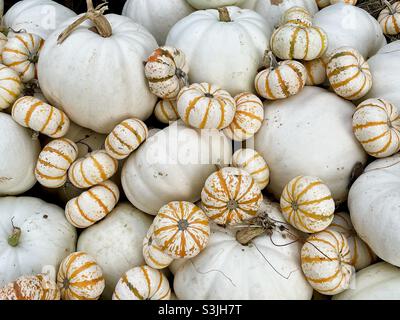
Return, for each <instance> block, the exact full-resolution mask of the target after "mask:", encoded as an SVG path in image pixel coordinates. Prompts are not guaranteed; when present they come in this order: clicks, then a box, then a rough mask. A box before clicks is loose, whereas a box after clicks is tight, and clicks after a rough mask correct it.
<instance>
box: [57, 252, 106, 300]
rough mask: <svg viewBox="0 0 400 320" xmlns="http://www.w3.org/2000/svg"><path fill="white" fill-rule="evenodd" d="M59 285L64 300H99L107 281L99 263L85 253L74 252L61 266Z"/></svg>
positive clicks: (58, 275)
mask: <svg viewBox="0 0 400 320" xmlns="http://www.w3.org/2000/svg"><path fill="white" fill-rule="evenodd" d="M57 285H58V287H59V288H60V291H61V298H62V299H63V300H97V299H98V298H99V297H100V295H101V294H102V293H103V290H104V288H105V281H104V278H103V271H102V270H101V268H100V266H99V265H98V264H97V262H96V261H95V260H94V259H93V258H92V257H91V256H90V255H88V254H86V253H85V252H74V253H71V254H70V255H69V256H67V257H66V258H65V259H64V260H63V261H62V262H61V265H60V269H59V270H58V274H57Z"/></svg>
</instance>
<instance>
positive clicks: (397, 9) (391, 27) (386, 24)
mask: <svg viewBox="0 0 400 320" xmlns="http://www.w3.org/2000/svg"><path fill="white" fill-rule="evenodd" d="M382 2H383V3H385V5H386V8H385V9H383V10H382V11H381V13H380V14H379V17H378V22H379V24H380V25H381V27H382V30H383V33H384V34H387V35H391V36H394V35H397V34H399V33H400V2H395V3H393V4H390V2H389V1H386V0H383V1H382Z"/></svg>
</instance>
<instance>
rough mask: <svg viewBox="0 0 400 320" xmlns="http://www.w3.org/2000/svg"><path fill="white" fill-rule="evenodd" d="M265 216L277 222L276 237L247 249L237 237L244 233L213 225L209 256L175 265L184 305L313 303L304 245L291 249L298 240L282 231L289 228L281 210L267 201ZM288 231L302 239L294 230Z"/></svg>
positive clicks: (258, 240) (262, 238)
mask: <svg viewBox="0 0 400 320" xmlns="http://www.w3.org/2000/svg"><path fill="white" fill-rule="evenodd" d="M260 213H263V214H264V215H267V216H268V217H269V220H268V221H270V222H271V221H272V220H271V219H273V221H275V222H274V223H275V224H276V225H275V227H276V228H274V229H273V230H271V232H272V234H273V235H272V236H271V237H269V236H268V235H266V234H262V235H260V236H259V237H257V238H255V239H253V240H252V241H251V243H250V244H249V245H242V244H241V243H239V242H238V241H237V240H236V232H237V231H238V230H243V228H240V229H224V228H221V227H218V226H216V225H214V224H213V225H212V227H211V237H210V242H209V243H208V246H207V248H205V249H204V251H202V252H201V253H200V254H199V255H198V256H197V257H195V258H193V259H190V260H183V261H180V260H177V261H176V262H175V261H174V262H173V263H172V265H171V266H173V265H175V264H178V265H177V266H175V267H177V268H176V269H175V270H174V271H175V272H174V273H175V278H174V292H175V293H176V295H177V297H178V298H179V299H182V300H185V299H190V300H193V299H196V300H210V299H211V300H219V299H224V300H253V299H260V300H286V299H295V300H300V299H303V300H305V299H311V296H312V289H311V287H310V286H309V284H308V283H307V281H306V280H305V278H304V276H303V273H302V271H301V266H300V249H301V243H300V242H293V243H291V242H292V241H293V238H292V237H291V236H288V234H286V233H285V232H279V230H278V229H279V227H278V226H282V225H284V226H286V224H285V222H284V221H285V220H284V219H283V217H282V215H281V213H280V211H279V205H277V204H273V203H270V202H268V201H267V200H264V202H263V205H262V206H261V209H260ZM258 229H260V228H258ZM288 230H289V233H290V234H292V235H294V237H297V236H298V233H297V232H296V231H295V230H294V229H293V228H289V229H288ZM289 243H291V244H289ZM276 244H279V245H283V244H287V245H284V246H277V245H276ZM172 269H174V267H173V268H172ZM260 279H262V281H260Z"/></svg>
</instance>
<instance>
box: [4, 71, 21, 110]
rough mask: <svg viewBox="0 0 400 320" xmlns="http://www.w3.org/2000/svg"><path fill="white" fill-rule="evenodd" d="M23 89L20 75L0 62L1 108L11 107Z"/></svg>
mask: <svg viewBox="0 0 400 320" xmlns="http://www.w3.org/2000/svg"><path fill="white" fill-rule="evenodd" d="M22 91H23V84H22V82H21V79H20V77H19V75H18V74H17V73H16V72H15V71H14V70H12V69H10V68H8V67H6V66H5V65H2V64H0V110H4V109H7V108H9V107H11V106H12V105H13V103H14V102H15V100H17V99H18V97H19V96H20V94H21V93H22Z"/></svg>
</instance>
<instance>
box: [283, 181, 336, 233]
mask: <svg viewBox="0 0 400 320" xmlns="http://www.w3.org/2000/svg"><path fill="white" fill-rule="evenodd" d="M280 204H281V210H282V214H283V216H284V217H285V219H286V221H288V222H289V223H290V224H291V225H292V226H293V227H295V228H296V229H298V230H300V231H303V232H308V233H314V232H318V231H322V230H324V229H326V228H327V227H328V226H329V225H330V224H331V222H332V220H333V214H334V212H335V202H334V200H333V199H332V194H331V191H330V190H329V188H328V187H327V186H326V185H325V184H324V183H323V182H322V180H321V179H319V178H316V177H310V176H298V177H296V178H294V179H292V180H291V181H290V182H289V183H288V184H287V185H286V186H285V188H284V190H283V192H282V195H281V201H280Z"/></svg>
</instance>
